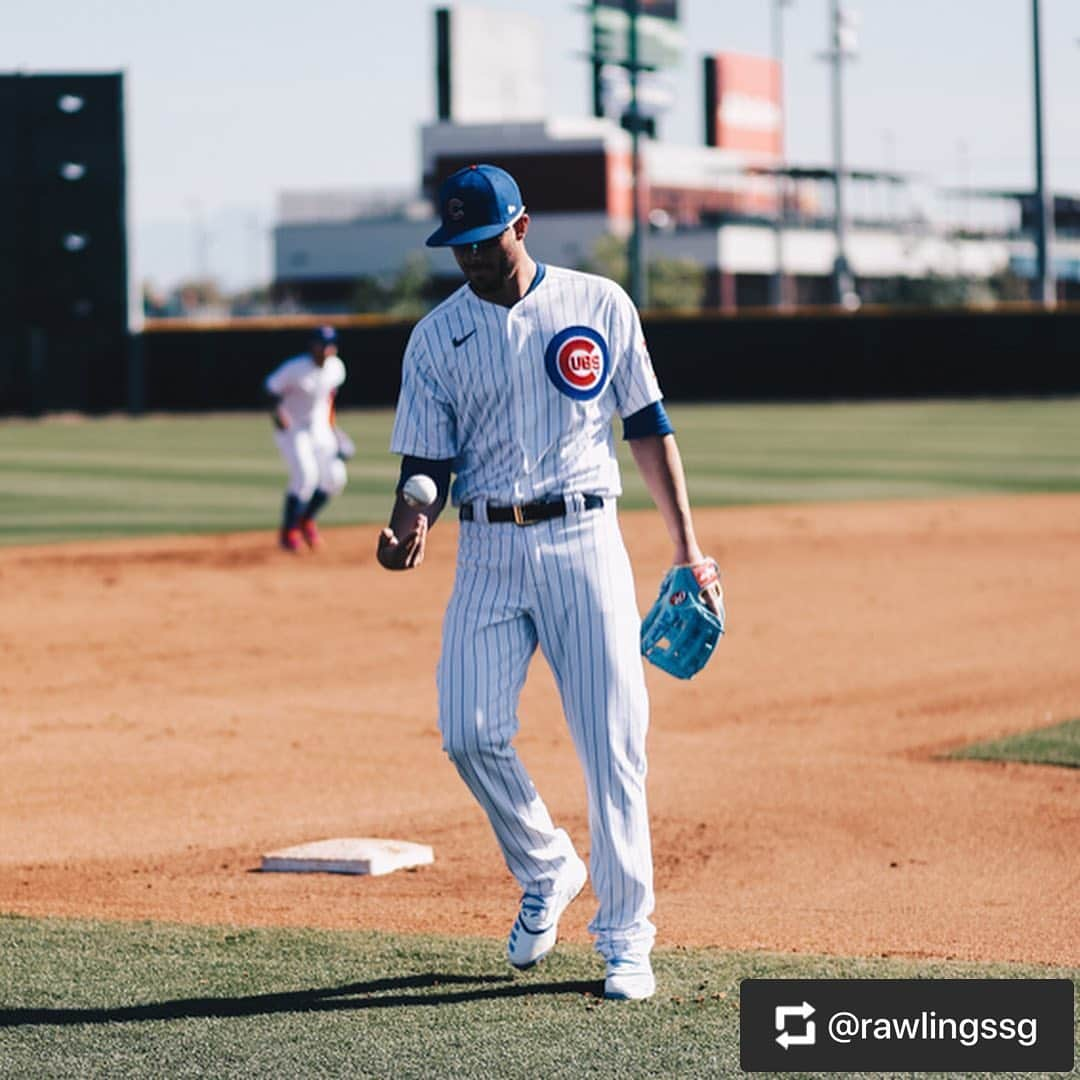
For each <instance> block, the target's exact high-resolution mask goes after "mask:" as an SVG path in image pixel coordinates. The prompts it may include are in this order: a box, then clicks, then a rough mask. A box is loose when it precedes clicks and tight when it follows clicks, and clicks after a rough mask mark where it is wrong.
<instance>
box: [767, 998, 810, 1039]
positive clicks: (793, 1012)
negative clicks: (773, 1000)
mask: <svg viewBox="0 0 1080 1080" xmlns="http://www.w3.org/2000/svg"><path fill="white" fill-rule="evenodd" d="M813 1015H814V1006H813V1005H811V1004H810V1002H809V1001H804V1002H803V1003H802V1004H801V1005H777V1006H776V1030H777V1031H779V1032H780V1034H779V1035H777V1036H776V1041H777V1042H778V1043H779V1044H780V1045H781V1046H782V1047H783V1048H784V1049H785V1050H786V1049H787V1048H788V1047H789V1046H813V1045H814V1043H815V1041H816V1037H817V1026H816V1025H815V1023H814V1021H813V1020H811V1019H810V1017H811V1016H813ZM789 1016H794V1017H798V1018H799V1019H801V1020H803V1021H805V1023H804V1025H803V1031H802V1033H801V1034H798V1035H792V1034H791V1032H790V1031H788V1030H787V1019H788V1017H789Z"/></svg>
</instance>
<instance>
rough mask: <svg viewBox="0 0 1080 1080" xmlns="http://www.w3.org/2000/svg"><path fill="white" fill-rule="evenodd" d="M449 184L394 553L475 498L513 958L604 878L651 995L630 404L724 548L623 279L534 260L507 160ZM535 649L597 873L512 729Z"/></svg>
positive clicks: (624, 969) (462, 690)
mask: <svg viewBox="0 0 1080 1080" xmlns="http://www.w3.org/2000/svg"><path fill="white" fill-rule="evenodd" d="M438 198H439V208H440V211H441V214H442V225H441V227H440V228H439V229H438V230H436V232H435V233H433V234H432V236H431V237H430V238H429V239H428V241H427V243H428V245H429V246H432V247H436V246H449V247H451V248H452V250H453V252H454V255H455V257H456V259H457V263H458V266H459V267H460V269H461V271H462V272H463V274H464V275H465V278H466V283H465V284H464V285H463V286H462V287H461V288H460V289H458V290H457V292H455V293H454V294H453V295H452V296H450V297H449V298H448V299H447V300H446V301H444V302H443V303H442V304H441V305H439V306H438V307H437V308H435V309H434V310H433V311H432V312H431V313H430V314H428V315H427V316H425V317H424V318H423V319H421V320H420V322H419V323H417V325H416V327H415V328H414V330H413V332H412V335H411V337H410V339H409V342H408V345H407V347H406V350H405V356H404V362H403V372H402V386H401V394H400V397H399V400H398V405H397V414H396V418H395V423H394V429H393V434H392V437H391V449H392V450H393V451H394V452H396V453H399V454H401V455H403V461H402V467H401V481H400V483H399V486H398V497H397V500H396V501H395V503H394V507H393V510H392V513H391V518H390V523H389V526H388V528H385V529H383V530H382V532H381V534H380V536H379V540H378V548H377V557H378V560H379V562H380V563H381V564H382V565H383V566H384V567H386V568H387V569H390V570H407V569H410V568H413V567H416V566H419V565H420V563H421V562H422V561H423V558H424V551H425V541H426V536H427V530H428V529H429V528H430V526H431V524H432V523H433V522H434V521H435V519H436V518H437V517H438V514H439V512H440V511H441V509H442V508H443V506H444V505H445V503H446V501H447V498H448V497H449V499H450V500H451V501H452V503H453V505H455V506H456V507H458V508H459V517H460V520H461V527H460V534H459V546H458V558H457V575H456V580H455V584H454V590H453V594H452V596H451V599H450V602H449V606H448V608H447V611H446V616H445V622H444V625H443V647H442V655H441V657H440V660H439V664H438V676H437V682H438V690H439V729H440V732H441V734H442V740H443V748H444V749H445V751H446V753H447V754H448V756H449V757H450V759H451V760H452V761H453V763H454V765H455V766H456V767H457V769H458V772H459V773H460V775H461V777H462V779H463V780H464V781H465V783H466V784H467V785H468V786H469V788H470V789H471V791H472V793H473V795H474V796H475V797H476V799H477V800H478V802H479V803H480V805H481V806H482V807H483V809H484V810H485V811H486V813H487V815H488V818H489V819H490V822H491V825H492V827H493V829H494V831H495V835H496V837H497V839H498V842H499V845H500V847H501V848H502V854H503V857H504V858H505V861H506V864H507V867H508V868H509V870H510V872H511V873H512V874H513V875H514V877H515V878H516V879H517V881H518V882H519V884H520V885H521V888H522V890H523V894H524V895H523V896H522V899H521V904H520V909H519V911H518V914H517V918H516V919H515V920H514V923H513V926H512V928H511V930H510V935H509V939H508V942H507V955H508V958H509V961H510V963H511V964H512V965H514V966H515V967H518V968H528V967H531V966H532V965H533V964H535V963H537V962H538V961H539V960H541V959H542V958H543V957H544V956H545V955H546V954H547V953H548V952H549V951H550V950H551V948H552V947H553V946H554V944H555V941H556V936H557V931H558V921H559V917H560V916H561V914H562V913H563V911H564V910H565V908H566V907H567V905H568V904H569V903H570V902H571V901H572V900H573V899H574V897H575V896H577V894H578V893H579V892H580V891H581V889H582V888H583V886H584V884H585V881H586V877H587V876H588V875H591V877H592V885H593V890H594V892H595V894H596V897H597V900H598V901H599V906H598V909H597V912H596V916H595V918H594V919H593V920H592V922H591V923H590V926H589V929H590V931H591V932H592V934H593V935H594V937H595V942H596V948H597V950H598V951H599V952H600V953H601V955H602V956H603V957H604V959H605V960H606V962H607V969H606V978H605V984H604V989H605V995H606V996H607V997H610V998H615V999H624V1000H625V999H641V998H647V997H650V996H651V995H652V994H653V992H654V991H655V985H656V984H655V979H654V977H653V972H652V967H651V963H650V958H649V957H650V951H651V949H652V945H653V939H654V937H655V928H654V926H653V924H652V922H651V921H650V915H651V914H652V911H653V868H652V853H651V844H650V839H649V821H648V814H647V809H646V799H645V772H646V757H645V732H646V727H647V725H648V699H647V695H646V687H645V678H644V673H643V667H642V658H641V651H640V636H639V634H640V616H639V613H638V610H637V604H636V600H635V594H634V582H633V577H632V573H631V568H630V562H629V559H628V557H627V553H626V549H625V547H624V546H623V541H622V537H621V535H620V532H619V527H618V523H617V519H616V507H615V501H616V498H617V496H618V495H619V494H620V492H621V485H620V478H619V469H618V465H617V463H616V458H615V453H614V438H613V433H612V418H613V416H614V414H615V413H618V415H619V416H620V417H621V418H622V425H623V435H624V437H625V438H628V439H629V440H630V446H631V449H632V451H633V456H634V459H635V462H636V464H637V466H638V468H639V469H640V471H641V473H642V476H643V477H644V480H645V483H646V484H647V486H648V488H649V491H650V493H651V494H652V496H653V499H654V500H655V502H656V504H657V506H658V507H659V510H660V512H661V515H662V516H663V519H664V522H665V524H666V526H667V529H668V532H669V534H670V537H671V540H672V542H673V545H674V552H673V559H674V562H675V563H677V564H689V565H697V564H700V563H703V562H704V561H705V560H704V558H703V556H702V553H701V550H700V548H699V547H698V542H697V540H696V539H695V536H694V529H693V524H692V520H691V514H690V506H689V501H688V498H687V494H686V484H685V479H684V475H683V469H682V464H681V461H680V457H679V452H678V448H677V446H676V444H675V440H674V438H673V436H672V427H671V424H670V423H669V422H668V419H667V416H666V415H665V412H664V408H663V405H662V404H661V393H660V388H659V386H658V385H657V381H656V377H655V375H654V373H653V369H652V365H651V363H650V360H649V355H648V352H647V351H646V348H645V340H644V337H643V334H642V329H641V323H640V320H639V318H638V314H637V311H636V310H635V308H634V306H633V304H632V303H631V301H630V299H629V297H628V296H627V295H626V294H625V293H624V292H623V291H622V289H620V288H619V287H618V286H617V285H616V284H615V283H613V282H611V281H608V280H607V279H605V278H600V277H596V276H593V275H590V274H583V273H578V272H576V271H572V270H567V269H562V268H559V267H554V266H544V265H541V264H539V263H537V262H535V261H534V260H533V259H532V258H531V257H530V256H529V254H528V252H527V250H526V247H525V238H526V235H527V233H528V230H529V218H528V215H527V214H526V212H525V206H524V204H523V203H522V198H521V194H520V192H519V190H518V186H517V183H516V182H515V180H514V179H513V177H511V176H510V175H509V174H508V173H507V172H505V171H504V170H502V169H500V168H497V167H495V166H492V165H472V166H469V167H468V168H465V169H462V170H461V171H459V172H457V173H455V174H454V175H453V176H451V177H450V178H449V179H448V180H447V181H446V182H445V183H444V184H443V185H442V188H441V189H440V192H439V196H438ZM416 473H424V474H427V475H429V476H431V477H432V478H433V479H434V480H435V481H436V484H437V487H438V495H437V496H436V500H435V502H434V503H433V504H432V505H431V506H430V507H429V508H427V510H426V511H424V510H422V509H420V508H417V507H413V506H410V505H409V504H408V503H407V502H406V501H405V499H404V498H403V497H402V495H401V485H403V484H404V483H405V481H406V480H407V479H408V478H409V477H410V476H411V475H414V474H416ZM452 474H453V484H452V486H451V475H452ZM537 646H539V647H540V649H541V650H542V651H543V653H544V656H545V658H546V659H547V661H548V663H549V664H550V666H551V668H552V670H553V672H554V674H555V679H556V682H557V684H558V687H559V691H560V694H561V698H562V704H563V709H564V712H565V714H566V720H567V723H568V724H569V728H570V731H571V734H572V736H573V739H574V743H575V746H576V748H577V752H578V756H579V758H580V760H581V762H582V765H583V767H584V771H585V777H586V784H587V791H588V808H589V831H590V839H591V845H590V852H589V871H588V874H587V871H586V867H585V864H584V863H583V861H582V859H581V858H580V856H579V855H578V853H577V851H576V850H575V847H574V844H573V842H572V841H571V838H570V837H569V835H568V834H567V833H566V831H565V830H563V829H561V828H558V827H557V826H556V825H555V824H554V823H553V821H552V820H551V817H550V815H549V813H548V810H547V808H546V807H545V805H544V802H543V800H542V799H541V797H540V795H539V794H538V793H537V791H536V788H535V787H534V786H533V783H532V780H531V779H530V778H529V775H528V774H527V772H526V771H525V768H524V767H523V765H522V763H521V761H520V760H519V758H518V756H517V754H516V752H515V750H514V748H513V746H512V745H511V742H512V740H513V738H514V736H515V734H516V732H517V728H518V718H517V715H516V710H517V701H518V697H519V694H520V691H521V688H522V685H523V683H524V681H525V673H526V669H527V668H528V665H529V661H530V659H531V657H532V655H533V653H534V652H535V651H536V648H537Z"/></svg>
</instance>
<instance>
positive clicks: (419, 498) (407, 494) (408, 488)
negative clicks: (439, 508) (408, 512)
mask: <svg viewBox="0 0 1080 1080" xmlns="http://www.w3.org/2000/svg"><path fill="white" fill-rule="evenodd" d="M438 494H439V489H438V488H437V487H436V486H435V481H434V480H432V479H431V477H430V476H424V474H423V473H417V474H416V475H415V476H410V477H409V479H408V480H406V481H405V484H404V486H403V487H402V489H401V497H402V498H403V499H404V500H405V501H406V502H407V503H408V504H409V505H410V506H414V507H418V508H419V507H424V506H430V505H431V504H432V503H433V502H434V501H435V497H436V495H438Z"/></svg>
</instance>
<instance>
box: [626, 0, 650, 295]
mask: <svg viewBox="0 0 1080 1080" xmlns="http://www.w3.org/2000/svg"><path fill="white" fill-rule="evenodd" d="M626 14H627V16H628V21H629V26H628V30H629V49H628V52H629V57H628V59H629V64H628V65H627V66H628V67H629V69H630V70H629V74H630V177H631V181H630V182H631V187H630V191H631V205H632V207H633V214H634V216H633V227H632V232H631V234H630V296H631V298H632V299H633V301H634V303H635V304H636V305H637V306H638V308H643V307H645V306H646V304H647V303H648V288H647V285H646V275H645V228H644V222H643V221H642V216H643V215H642V208H641V186H642V185H641V112H640V109H639V103H638V70H639V67H640V65H639V63H638V0H626Z"/></svg>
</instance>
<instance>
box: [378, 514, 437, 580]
mask: <svg viewBox="0 0 1080 1080" xmlns="http://www.w3.org/2000/svg"><path fill="white" fill-rule="evenodd" d="M427 531H428V520H427V517H426V515H424V514H421V515H420V516H419V517H418V518H417V519H416V524H415V525H414V526H413V529H412V532H409V533H406V534H405V535H404V536H403V537H401V539H400V540H399V539H398V538H397V536H395V535H394V530H393V529H390V528H386V529H383V530H382V532H380V533H379V546H378V547H377V548H376V551H375V557H376V558H377V559H378V560H379V565H380V566H384V567H386V569H387V570H412V569H414V568H415V567H417V566H419V565H420V564H421V563H422V562H423V561H424V548H425V545H426V543H427Z"/></svg>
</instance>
